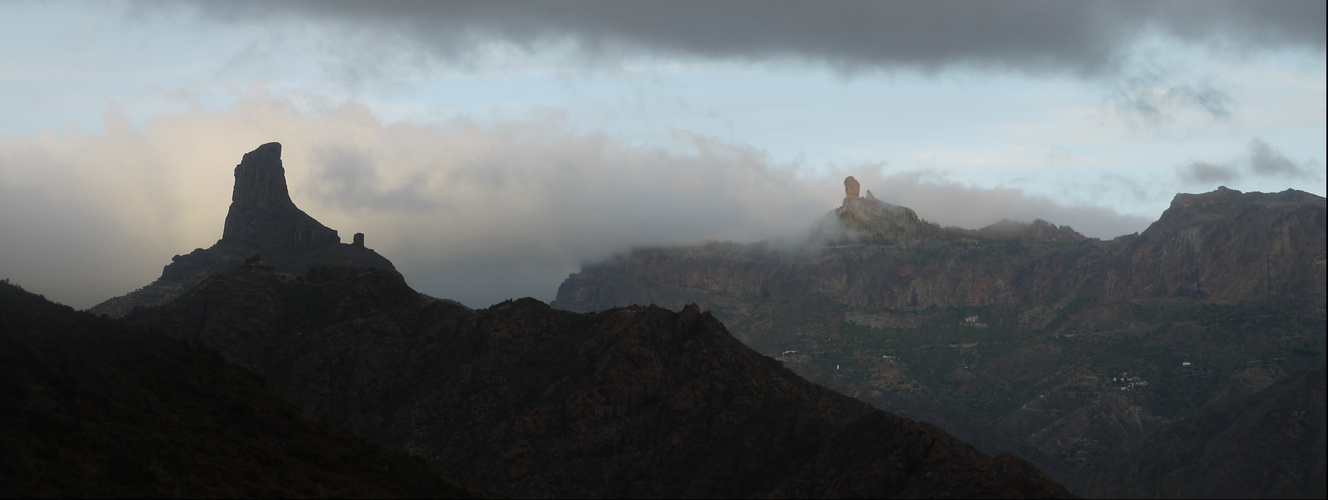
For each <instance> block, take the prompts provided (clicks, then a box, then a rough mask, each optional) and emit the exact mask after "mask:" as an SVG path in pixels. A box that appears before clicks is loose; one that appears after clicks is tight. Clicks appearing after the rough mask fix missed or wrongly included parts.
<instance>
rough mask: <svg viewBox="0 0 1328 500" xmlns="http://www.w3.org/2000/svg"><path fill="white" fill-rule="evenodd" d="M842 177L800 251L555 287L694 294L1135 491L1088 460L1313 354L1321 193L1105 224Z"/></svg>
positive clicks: (1319, 332)
mask: <svg viewBox="0 0 1328 500" xmlns="http://www.w3.org/2000/svg"><path fill="white" fill-rule="evenodd" d="M849 181H851V179H850V180H849ZM849 181H846V182H845V190H846V193H845V194H846V197H845V199H844V203H843V205H842V206H841V207H839V208H838V209H836V210H835V211H833V212H832V213H830V214H829V215H827V217H826V219H825V220H824V221H823V222H822V223H821V224H819V225H818V226H817V227H816V228H815V229H814V230H813V238H814V239H815V240H816V241H820V242H823V243H824V244H823V245H819V246H816V247H814V249H813V250H804V251H788V250H784V249H783V248H782V247H781V246H779V245H775V244H769V243H755V244H734V243H717V242H715V243H707V244H705V245H700V246H694V247H675V248H646V249H637V250H634V251H632V252H630V253H628V254H625V255H622V256H619V257H616V258H613V259H610V260H607V261H605V262H600V263H597V264H593V265H588V266H585V267H584V268H583V269H582V271H581V272H580V273H576V274H573V275H571V276H570V277H569V278H568V279H567V280H566V281H565V282H564V283H563V285H562V286H561V287H560V288H559V291H558V298H557V300H556V301H555V302H554V303H553V305H554V307H557V308H563V309H569V310H574V311H597V310H602V309H605V308H609V307H619V306H623V305H627V304H659V305H661V306H664V307H679V306H680V305H681V304H686V303H698V304H700V305H701V307H703V308H707V309H710V310H712V311H713V312H714V314H715V315H716V317H717V318H719V319H720V320H722V321H724V322H725V324H726V325H727V326H728V327H729V328H730V331H732V332H733V334H734V336H736V337H737V338H739V339H741V340H742V341H743V342H745V343H747V344H748V345H749V346H751V347H753V348H754V349H756V350H758V351H760V352H762V353H765V354H767V355H770V356H773V357H776V358H777V359H780V360H782V361H784V363H785V364H786V366H788V367H790V368H791V369H793V370H794V371H796V372H798V373H799V374H801V375H803V376H805V377H807V378H808V379H809V380H812V381H814V382H817V383H820V384H823V385H826V386H827V387H831V388H834V389H836V390H839V391H841V392H843V393H845V394H849V395H853V396H855V397H857V398H859V399H862V400H863V401H867V402H870V403H872V404H873V405H875V406H877V407H880V408H884V409H887V410H890V411H897V412H899V413H901V414H903V415H906V416H911V417H914V418H919V419H922V420H925V421H929V422H932V423H935V424H937V425H939V426H941V427H943V428H945V429H946V430H947V431H950V432H952V433H954V434H955V435H956V436H959V437H960V438H962V439H965V440H968V441H970V442H973V443H975V444H977V445H979V446H980V447H982V448H983V449H984V450H986V451H989V452H1003V451H1014V452H1017V453H1019V454H1020V455H1021V456H1023V457H1025V458H1028V459H1029V460H1031V461H1033V462H1034V463H1036V464H1037V465H1038V466H1039V467H1040V468H1042V469H1043V470H1044V471H1047V472H1049V473H1050V474H1052V475H1053V477H1056V478H1062V479H1064V482H1066V483H1067V484H1069V485H1070V486H1071V487H1072V488H1078V489H1079V490H1080V491H1086V492H1117V493H1121V492H1125V491H1131V492H1132V493H1129V494H1145V493H1140V492H1139V491H1138V490H1129V489H1126V488H1123V487H1124V485H1121V484H1111V483H1110V481H1113V480H1115V481H1125V480H1126V479H1124V478H1126V477H1128V475H1122V474H1117V473H1115V472H1111V473H1108V472H1104V471H1105V470H1107V468H1103V467H1100V466H1101V463H1102V461H1104V460H1109V459H1110V457H1115V456H1119V455H1121V454H1128V453H1131V452H1133V451H1135V450H1138V449H1141V447H1144V446H1145V442H1147V441H1148V440H1149V439H1151V437H1152V436H1156V435H1158V434H1159V433H1162V432H1165V431H1166V430H1167V429H1170V428H1173V427H1174V426H1176V425H1180V424H1179V422H1182V421H1186V420H1187V419H1189V418H1191V417H1194V416H1196V415H1198V414H1199V413H1200V412H1201V411H1206V410H1211V409H1212V408H1219V407H1225V405H1228V404H1232V403H1231V402H1232V401H1236V400H1240V399H1241V398H1243V397H1247V396H1249V395H1251V394H1254V393H1257V392H1258V391H1260V390H1263V389H1265V388H1267V387H1269V386H1270V385H1272V384H1273V383H1274V382H1275V381H1277V380H1279V379H1281V378H1284V377H1286V376H1288V374H1291V373H1295V372H1297V371H1299V370H1303V369H1311V368H1313V367H1315V366H1321V365H1322V364H1323V363H1324V361H1325V351H1326V349H1325V338H1326V337H1328V333H1326V332H1325V330H1326V327H1325V313H1324V308H1323V303H1324V300H1325V294H1326V290H1328V286H1326V285H1325V281H1326V280H1325V255H1326V254H1328V250H1326V249H1325V226H1328V222H1326V217H1325V202H1324V199H1323V198H1322V197H1318V196H1314V195H1310V194H1308V193H1303V192H1299V191H1294V190H1288V191H1284V192H1281V193H1241V192H1238V191H1234V190H1230V189H1226V188H1219V189H1218V190H1217V191H1214V192H1211V193H1206V194H1198V195H1188V194H1181V195H1177V196H1176V199H1175V200H1174V201H1173V203H1172V205H1171V207H1170V208H1169V209H1168V210H1167V211H1166V212H1165V213H1164V214H1163V215H1162V216H1161V218H1160V219H1159V220H1158V221H1157V222H1155V223H1154V224H1152V225H1151V226H1150V227H1149V228H1148V229H1147V230H1146V231H1144V232H1143V233H1141V234H1135V235H1127V236H1122V237H1120V238H1116V239H1114V240H1111V241H1100V240H1096V239H1091V238H1086V237H1084V236H1082V235H1080V234H1079V233H1077V232H1075V231H1074V230H1073V229H1071V228H1068V227H1064V226H1056V225H1054V224H1050V223H1047V222H1045V221H1035V222H1033V223H1031V224H1026V223H1016V222H1009V221H1006V222H1002V223H998V224H995V225H992V226H989V227H986V228H982V229H978V230H964V229H957V228H943V227H940V226H938V225H936V224H933V223H929V222H927V221H925V220H924V219H922V218H921V217H919V216H918V214H917V213H915V212H914V211H913V210H911V209H908V208H906V207H900V206H895V205H891V204H889V203H886V202H884V201H881V200H877V199H875V198H873V197H871V196H867V197H861V196H859V195H858V193H859V190H860V186H858V183H857V182H856V181H853V182H849ZM1303 411H1305V412H1308V414H1311V415H1313V414H1316V413H1315V411H1316V410H1315V409H1314V408H1305V409H1303ZM1320 413H1321V412H1320ZM1205 422H1211V420H1208V421H1205ZM1318 423H1319V424H1320V425H1322V424H1323V422H1321V421H1320V422H1318ZM1265 428H1266V429H1272V428H1273V427H1271V426H1270V427H1265ZM1302 455H1303V454H1295V456H1302ZM1187 456H1188V455H1187ZM1224 459H1226V460H1237V459H1239V456H1236V455H1227V456H1224ZM1168 463H1170V462H1168ZM1186 464H1188V462H1187V463H1186ZM1186 464H1181V465H1178V466H1181V467H1183V466H1189V465H1186ZM1309 466H1311V467H1312V466H1313V465H1312V464H1311V465H1309ZM1254 469H1255V468H1252V467H1249V468H1242V467H1240V466H1239V464H1235V466H1233V467H1231V470H1247V471H1249V470H1254ZM1076 471H1077V472H1076ZM1153 473H1154V474H1155V475H1156V474H1161V473H1160V472H1158V471H1154V472H1153ZM1237 477H1239V476H1238V475H1229V476H1227V478H1228V479H1229V480H1232V481H1236V480H1237V479H1236V478H1237ZM1306 477H1312V474H1311V475H1308V476H1306V475H1299V476H1295V478H1292V477H1290V476H1288V478H1287V481H1292V482H1294V481H1303V480H1304V478H1306ZM1112 478H1115V479H1112ZM1296 478H1299V479H1296ZM1104 481H1106V482H1104ZM1180 483H1183V482H1179V483H1168V484H1180ZM1148 484H1155V485H1158V488H1162V486H1161V484H1162V483H1148ZM1302 486H1303V485H1302ZM1293 490H1294V488H1293V489H1288V490H1279V491H1293ZM1309 490H1313V488H1309ZM1157 491H1158V492H1157V493H1155V494H1156V495H1169V494H1170V495H1175V494H1179V495H1182V496H1184V495H1185V494H1187V493H1185V492H1184V490H1166V489H1164V488H1162V489H1159V490H1157ZM1205 491H1206V490H1205ZM1232 491H1248V490H1246V489H1240V488H1233V489H1232ZM1295 491H1299V490H1295ZM1178 492H1179V493H1178ZM1121 494H1126V493H1121ZM1149 494H1153V493H1149ZM1188 494H1189V495H1191V496H1194V495H1201V494H1205V493H1203V492H1201V491H1199V490H1192V491H1189V492H1188ZM1272 495H1274V496H1276V494H1272Z"/></svg>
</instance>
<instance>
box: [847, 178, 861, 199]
mask: <svg viewBox="0 0 1328 500" xmlns="http://www.w3.org/2000/svg"><path fill="white" fill-rule="evenodd" d="M861 187H862V186H861V185H860V184H858V180H857V179H854V178H853V176H851V175H850V176H848V177H845V178H844V198H845V199H849V200H851V199H855V198H861V196H858V192H859V191H858V190H859V188H861Z"/></svg>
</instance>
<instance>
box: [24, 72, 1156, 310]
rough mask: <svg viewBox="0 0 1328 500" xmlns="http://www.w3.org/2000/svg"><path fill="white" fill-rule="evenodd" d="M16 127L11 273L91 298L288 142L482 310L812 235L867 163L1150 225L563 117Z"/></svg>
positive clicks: (356, 222)
mask: <svg viewBox="0 0 1328 500" xmlns="http://www.w3.org/2000/svg"><path fill="white" fill-rule="evenodd" d="M105 122H106V130H107V132H106V133H104V134H90V133H86V132H83V131H80V130H78V129H70V130H66V131H63V132H59V133H43V134H37V135H30V136H18V137H8V138H0V208H2V209H3V210H0V277H6V278H10V279H13V280H14V281H15V282H17V283H20V284H22V285H24V286H25V287H27V288H29V289H31V290H34V291H37V292H39V293H46V294H48V295H49V296H51V297H52V298H54V299H56V300H60V301H63V302H65V303H68V304H71V305H74V306H76V307H89V306H91V305H93V304H95V303H97V302H100V301H101V300H104V299H106V298H109V297H111V296H114V295H119V294H122V293H125V292H127V291H130V290H132V289H134V288H135V287H138V286H142V285H146V284H148V283H149V282H151V281H152V280H153V279H155V278H156V277H157V276H159V274H160V272H161V266H163V265H165V264H166V263H168V262H170V258H171V256H172V255H175V254H183V253H187V252H189V251H191V250H193V249H194V248H198V247H207V246H210V245H212V244H213V243H214V242H216V240H217V239H218V238H219V237H220V235H221V227H222V223H223V221H224V217H225V214H226V210H227V207H228V206H229V195H230V186H231V183H232V182H233V178H232V171H233V168H234V166H235V164H237V163H238V162H239V160H240V157H241V156H242V155H243V153H245V152H248V151H250V150H252V149H253V148H254V147H256V146H257V145H259V144H263V143H265V142H269V141H274V140H275V141H280V142H282V144H283V156H284V158H283V163H284V165H285V168H286V173H287V181H288V184H289V185H290V190H291V196H292V199H293V200H294V201H295V202H296V204H298V205H299V206H300V207H301V208H302V209H304V210H305V211H306V212H307V213H309V214H310V215H312V216H314V217H315V218H317V219H318V220H319V221H321V222H323V223H324V224H327V225H328V226H329V227H332V228H334V229H337V230H338V231H339V232H340V233H341V234H342V235H349V234H353V233H356V232H363V233H365V234H366V237H367V241H366V243H367V245H368V246H369V247H370V248H374V249H375V250H377V251H379V252H380V253H382V254H383V255H384V256H386V257H387V258H389V259H391V260H392V261H393V262H394V263H395V264H396V265H397V267H398V268H399V269H400V270H401V271H402V273H403V274H404V275H405V276H406V278H407V280H408V281H409V282H410V283H411V285H412V286H414V287H416V288H417V289H419V290H420V291H423V292H426V293H429V294H431V295H435V296H439V297H448V298H454V299H457V300H460V301H462V302H464V303H466V304H469V305H472V306H486V305H489V304H491V303H494V302H497V301H500V300H503V299H507V298H514V297H520V296H527V295H529V296H534V297H536V298H540V299H543V300H551V299H552V298H553V295H554V293H555V292H556V290H557V287H558V285H559V284H560V283H561V281H562V280H563V279H565V278H566V276H567V274H569V273H571V272H575V271H577V270H578V269H579V266H580V264H582V263H584V262H589V261H593V260H597V259H601V258H605V257H608V256H610V255H613V254H614V253H617V252H620V251H623V250H626V249H628V248H630V247H632V246H642V245H675V244H690V243H697V242H701V241H704V240H711V239H719V240H733V241H757V240H761V239H765V238H771V237H779V236H785V235H796V234H800V232H801V231H804V230H806V229H807V228H810V227H811V225H812V224H813V223H814V221H815V220H816V219H818V218H820V217H821V216H823V215H824V214H826V213H827V212H829V211H830V210H831V209H833V208H834V207H836V206H838V205H839V202H840V199H841V197H842V196H843V194H842V193H843V185H842V181H843V178H844V176H845V175H849V174H853V175H856V176H858V178H859V179H862V180H863V185H864V187H865V188H867V189H873V190H874V192H875V193H876V194H877V196H878V197H880V198H882V199H885V200H887V201H891V202H893V203H899V204H903V205H906V206H910V207H913V208H914V209H916V210H917V211H918V213H919V214H920V215H922V216H923V217H925V218H927V219H929V220H933V221H936V222H939V223H942V224H946V225H959V226H965V227H980V226H982V225H986V224H989V223H992V222H996V221H998V220H1000V219H1003V218H1009V219H1015V220H1023V221H1031V220H1033V219H1036V218H1042V219H1046V220H1049V221H1052V222H1055V223H1057V224H1071V225H1073V226H1074V227H1075V228H1076V229H1079V230H1080V231H1082V232H1084V233H1085V234H1089V235H1094V236H1104V237H1110V236H1115V235H1117V234H1123V233H1128V232H1132V231H1137V230H1139V229H1141V228H1142V227H1144V226H1146V222H1147V221H1141V220H1135V218H1130V217H1122V216H1120V215H1119V214H1116V213H1115V212H1112V211H1110V210H1107V209H1101V208H1075V207H1067V206H1062V205H1058V204H1056V203H1052V202H1049V201H1047V200H1044V199H1040V198H1036V197H1032V196H1028V195H1026V194H1024V193H1023V192H1021V191H1018V190H1010V189H991V190H988V189H981V188H976V187H971V186H964V185H960V184H957V183H953V182H948V181H945V180H944V179H938V178H936V177H934V176H930V177H929V176H928V175H926V174H925V173H893V174H891V175H883V174H882V173H881V171H880V168H881V167H880V166H879V165H876V166H872V165H864V166H859V167H855V168H847V169H843V168H838V169H837V168H811V167H810V166H807V165H803V164H799V163H789V164H779V163H776V162H774V161H772V160H771V159H770V158H769V156H768V155H766V154H765V153H764V152H763V151H761V150H759V149H755V148H752V147H750V146H746V145H742V144H734V143H730V142H725V141H722V140H718V139H715V138H712V137H707V136H701V135H696V134H692V133H689V132H686V131H677V132H676V133H675V139H676V141H677V143H678V147H677V148H673V149H664V148H657V147H642V146H634V145H628V144H624V143H622V142H619V141H617V140H615V139H613V138H611V137H609V136H607V135H604V134H599V133H582V132H577V131H574V130H572V129H571V128H570V127H568V126H566V124H565V123H563V121H562V120H560V119H559V118H557V117H556V116H551V117H543V118H531V119H524V120H508V121H501V122H492V123H480V122H475V121H473V120H468V119H456V120H452V121H449V122H444V123H437V124H413V123H404V122H397V123H384V122H382V121H380V120H379V119H378V118H376V117H375V116H373V115H372V114H371V113H369V112H368V111H367V109H366V108H364V107H363V106H362V105H360V104H357V103H355V102H353V101H352V102H342V103H339V104H331V105H328V106H323V107H320V108H319V109H318V110H317V111H302V110H301V109H300V108H299V107H298V106H296V105H294V104H292V100H291V99H286V98H279V97H275V96H272V95H270V94H267V93H266V92H264V91H262V90H261V89H258V90H252V91H250V92H249V93H247V94H244V95H242V96H241V97H240V99H239V102H238V104H237V105H236V106H235V107H234V108H232V109H227V110H219V111H206V110H193V111H189V112H182V113H180V114H175V115H168V116H161V117H157V118H154V119H151V120H148V121H147V122H146V124H145V125H143V126H142V127H141V128H133V127H130V126H129V125H128V123H127V122H126V121H125V120H124V118H123V116H121V115H120V114H119V112H118V111H117V110H116V109H115V108H114V106H112V107H111V109H110V110H109V111H108V112H107V114H106V118H105Z"/></svg>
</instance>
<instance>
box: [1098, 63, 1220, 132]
mask: <svg viewBox="0 0 1328 500" xmlns="http://www.w3.org/2000/svg"><path fill="white" fill-rule="evenodd" d="M1105 100H1106V102H1107V104H1108V106H1110V107H1111V108H1113V109H1115V110H1116V111H1117V112H1118V113H1120V114H1121V115H1123V116H1124V117H1126V118H1127V119H1129V120H1130V121H1141V122H1143V123H1145V124H1148V125H1158V124H1161V123H1163V122H1166V121H1168V120H1170V119H1171V118H1172V115H1173V114H1174V113H1176V112H1181V111H1199V112H1202V113H1204V114H1206V115H1208V117H1210V118H1212V119H1215V120H1226V119H1229V118H1231V116H1232V111H1231V108H1232V106H1233V105H1234V102H1235V101H1234V100H1233V99H1232V98H1231V94H1230V93H1228V92H1227V91H1226V90H1225V89H1223V88H1221V87H1219V86H1218V85H1217V84H1215V83H1214V82H1207V81H1204V82H1196V83H1171V82H1169V81H1168V78H1167V77H1163V76H1162V75H1161V74H1160V73H1157V72H1153V73H1149V74H1144V75H1135V76H1131V77H1128V78H1123V79H1121V80H1120V81H1118V82H1116V84H1115V85H1114V88H1113V89H1112V90H1111V91H1110V92H1109V93H1108V95H1107V97H1106V99H1105Z"/></svg>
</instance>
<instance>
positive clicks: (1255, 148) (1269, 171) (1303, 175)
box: [1248, 138, 1318, 179]
mask: <svg viewBox="0 0 1328 500" xmlns="http://www.w3.org/2000/svg"><path fill="white" fill-rule="evenodd" d="M1248 150H1249V165H1250V171H1251V172H1252V173H1254V174H1255V175H1258V176H1261V177H1290V178H1294V179H1308V178H1311V177H1313V176H1314V175H1315V174H1317V173H1318V172H1317V171H1316V170H1317V169H1314V168H1313V167H1312V166H1310V165H1305V166H1304V167H1301V166H1299V165H1296V163H1295V162H1293V161H1291V159H1290V158H1287V157H1286V155H1285V154H1282V152H1281V151H1279V150H1277V149H1273V147H1272V146H1269V145H1268V143H1266V142H1263V140H1261V139H1258V138H1255V139H1252V140H1250V144H1249V146H1248Z"/></svg>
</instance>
